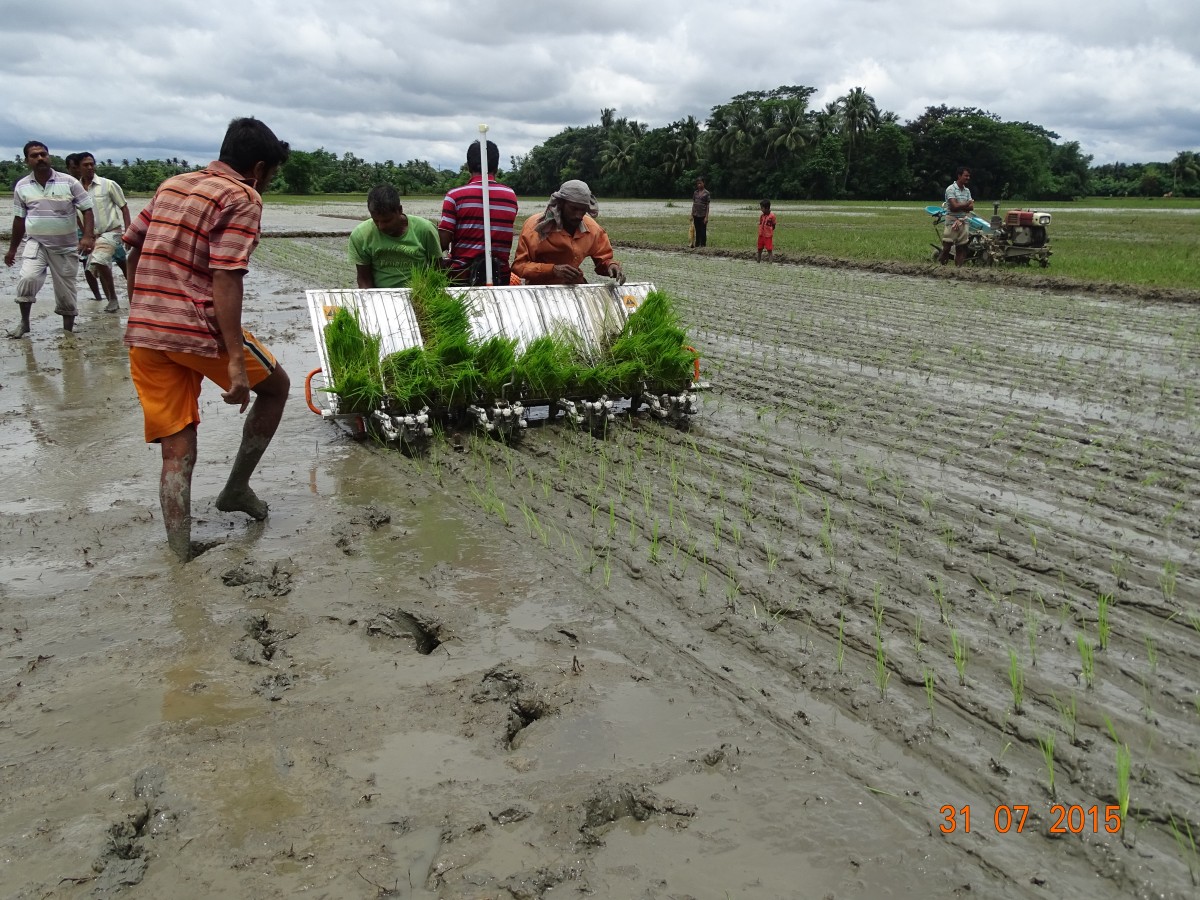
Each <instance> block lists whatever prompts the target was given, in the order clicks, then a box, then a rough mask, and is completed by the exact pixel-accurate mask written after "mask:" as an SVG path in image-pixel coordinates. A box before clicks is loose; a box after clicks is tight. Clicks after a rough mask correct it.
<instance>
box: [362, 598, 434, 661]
mask: <svg viewBox="0 0 1200 900" xmlns="http://www.w3.org/2000/svg"><path fill="white" fill-rule="evenodd" d="M367 634H370V635H376V636H381V637H388V638H393V639H397V640H410V641H412V642H413V649H415V650H416V651H417V652H418V653H420V654H421V655H422V656H428V655H429V654H431V653H432V652H433V651H434V650H436V649H437V648H438V647H440V646H441V645H442V624H441V623H440V622H438V621H435V620H432V619H427V618H424V617H418V616H415V615H413V614H412V613H410V612H407V611H405V610H403V609H400V608H399V607H397V608H396V609H393V610H388V611H385V612H381V613H379V614H378V615H376V616H375V617H374V618H373V619H371V621H369V622H368V623H367Z"/></svg>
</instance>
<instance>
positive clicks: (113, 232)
mask: <svg viewBox="0 0 1200 900" xmlns="http://www.w3.org/2000/svg"><path fill="white" fill-rule="evenodd" d="M78 158H79V170H80V172H82V174H83V177H82V179H81V181H82V182H83V187H84V189H85V190H86V191H87V192H88V193H89V194H90V195H91V197H92V204H93V206H92V211H93V214H94V215H95V217H96V246H95V247H94V248H93V249H92V252H91V254H90V255H89V256H88V261H87V269H86V271H87V272H88V273H89V274H91V273H94V276H95V278H96V279H97V280H98V281H99V282H100V285H101V286H102V287H103V288H104V296H105V297H107V298H108V305H107V306H105V307H104V311H105V312H107V313H115V312H118V311H119V310H120V309H121V303H120V301H118V300H117V285H116V283H115V282H114V280H113V272H112V267H113V263H114V262H116V261H117V254H119V253H121V252H122V248H121V237H122V235H123V234H124V233H125V232H126V231H128V230H129V206H128V205H127V204H126V203H125V192H124V191H122V190H121V186H120V185H119V184H117V183H116V182H115V181H113V180H111V179H109V178H101V177H100V176H99V175H97V174H96V157H94V156H92V154H90V153H80V154H79V155H78ZM126 280H128V275H126Z"/></svg>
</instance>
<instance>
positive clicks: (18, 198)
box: [13, 169, 92, 252]
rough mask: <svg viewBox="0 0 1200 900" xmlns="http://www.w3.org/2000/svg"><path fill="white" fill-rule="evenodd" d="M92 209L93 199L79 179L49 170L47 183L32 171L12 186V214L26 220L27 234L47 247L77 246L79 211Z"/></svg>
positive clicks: (61, 249) (65, 249) (60, 249)
mask: <svg viewBox="0 0 1200 900" xmlns="http://www.w3.org/2000/svg"><path fill="white" fill-rule="evenodd" d="M91 208H92V198H91V197H89V196H88V192H87V191H85V190H84V189H83V185H82V184H80V183H79V179H77V178H72V177H71V176H70V175H64V174H63V173H62V172H55V171H54V170H53V169H51V170H50V177H49V179H47V181H46V183H45V185H41V184H38V180H37V178H35V177H34V175H33V173H32V172H30V173H29V174H28V175H26V176H25V177H24V178H22V179H21V180H20V181H18V182H17V183H16V184H15V185H14V186H13V214H14V215H15V216H16V217H17V218H20V219H24V220H25V234H26V235H27V236H28V237H29V238H30V239H31V240H34V241H37V242H38V243H39V244H41V245H42V246H43V247H45V248H46V249H47V250H57V251H59V252H66V251H69V250H73V249H75V247H77V246H78V244H79V237H78V234H77V232H76V230H75V215H76V211H80V212H82V211H83V210H87V209H91Z"/></svg>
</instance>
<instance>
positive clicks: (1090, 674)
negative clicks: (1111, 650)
mask: <svg viewBox="0 0 1200 900" xmlns="http://www.w3.org/2000/svg"><path fill="white" fill-rule="evenodd" d="M1075 646H1076V647H1078V648H1079V661H1080V663H1081V665H1082V667H1083V683H1084V684H1086V685H1087V686H1088V687H1089V688H1090V687H1092V685H1093V684H1095V681H1096V648H1095V647H1093V646H1092V642H1091V641H1089V640H1088V639H1087V637H1086V636H1085V635H1083V634H1077V635H1076V636H1075Z"/></svg>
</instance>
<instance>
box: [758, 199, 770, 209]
mask: <svg viewBox="0 0 1200 900" xmlns="http://www.w3.org/2000/svg"><path fill="white" fill-rule="evenodd" d="M758 205H759V207H760V208H761V207H764V206H765V207H766V208H767V209H770V208H771V201H770V200H759V201H758Z"/></svg>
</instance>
